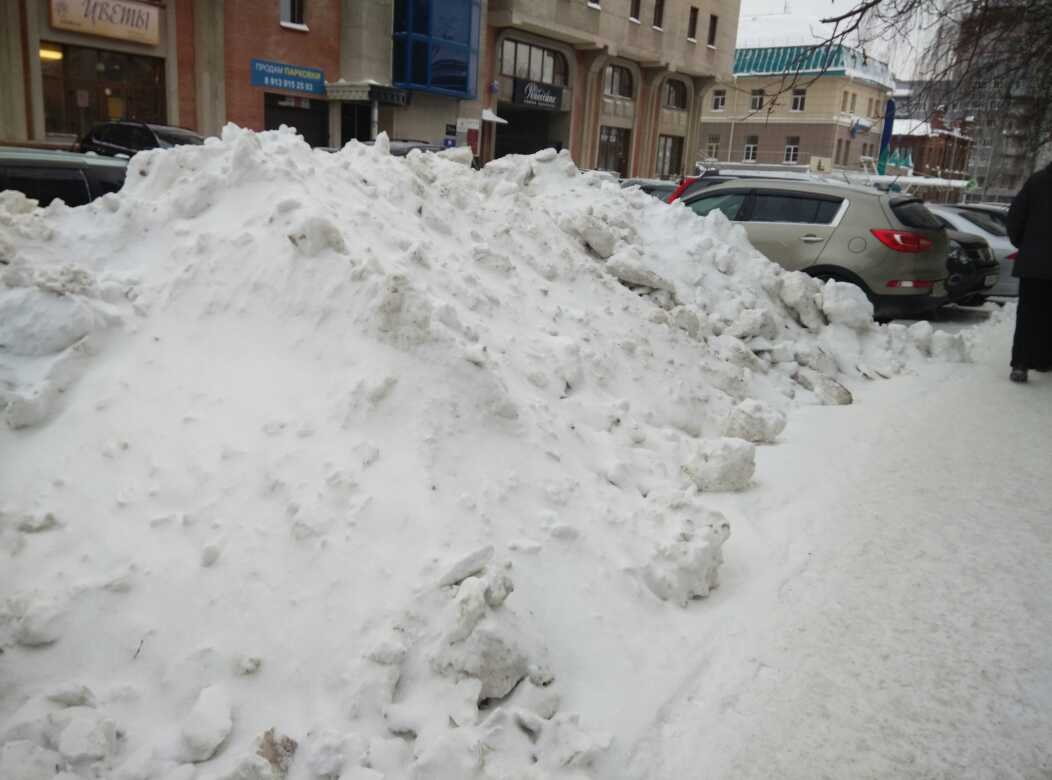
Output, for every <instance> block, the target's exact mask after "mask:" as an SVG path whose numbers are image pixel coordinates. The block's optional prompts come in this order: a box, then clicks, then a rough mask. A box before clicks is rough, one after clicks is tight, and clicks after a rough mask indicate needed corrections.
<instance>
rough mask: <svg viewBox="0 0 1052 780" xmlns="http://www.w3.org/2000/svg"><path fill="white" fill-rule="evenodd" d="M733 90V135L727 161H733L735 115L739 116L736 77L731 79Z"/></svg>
mask: <svg viewBox="0 0 1052 780" xmlns="http://www.w3.org/2000/svg"><path fill="white" fill-rule="evenodd" d="M731 84H732V88H731V92H732V93H733V95H734V100H733V101H732V103H731V137H730V139H729V140H728V141H727V162H733V160H732V159H731V155H732V154H734V124H735V119H734V117H736V116H738V89H737V87H736V86H735V84H736V79H731Z"/></svg>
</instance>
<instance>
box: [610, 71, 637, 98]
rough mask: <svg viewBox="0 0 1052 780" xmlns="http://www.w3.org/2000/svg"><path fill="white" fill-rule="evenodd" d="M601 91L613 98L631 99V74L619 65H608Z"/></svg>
mask: <svg viewBox="0 0 1052 780" xmlns="http://www.w3.org/2000/svg"><path fill="white" fill-rule="evenodd" d="M603 91H604V92H605V93H606V94H607V95H612V96H614V97H625V98H630V97H632V72H631V71H630V70H629V69H628V68H625V67H622V66H621V65H608V66H607V68H606V78H605V81H604V84H603Z"/></svg>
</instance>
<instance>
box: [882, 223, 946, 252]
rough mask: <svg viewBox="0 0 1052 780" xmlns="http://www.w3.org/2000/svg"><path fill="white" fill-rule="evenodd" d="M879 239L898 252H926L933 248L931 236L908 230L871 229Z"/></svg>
mask: <svg viewBox="0 0 1052 780" xmlns="http://www.w3.org/2000/svg"><path fill="white" fill-rule="evenodd" d="M869 232H870V233H872V234H873V235H874V236H876V237H877V240H878V241H879V242H880V243H882V244H883V245H884V246H886V247H887V248H888V249H894V250H895V251H896V252H910V253H917V252H924V251H926V250H928V249H931V248H932V241H931V239H930V238H925V237H924V236H922V235H920V234H918V233H911V232H909V231H908V230H882V229H878V228H873V229H872V230H871V231H869Z"/></svg>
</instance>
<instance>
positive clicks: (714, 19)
mask: <svg viewBox="0 0 1052 780" xmlns="http://www.w3.org/2000/svg"><path fill="white" fill-rule="evenodd" d="M719 23H720V17H718V16H716V15H715V14H709V41H708V43H709V46H715V45H716V27H717V26H718V25H719Z"/></svg>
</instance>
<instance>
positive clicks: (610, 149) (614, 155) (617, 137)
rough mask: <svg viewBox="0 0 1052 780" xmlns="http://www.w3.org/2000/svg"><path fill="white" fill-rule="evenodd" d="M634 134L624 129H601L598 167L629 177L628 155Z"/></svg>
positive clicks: (602, 127) (603, 127) (604, 127)
mask: <svg viewBox="0 0 1052 780" xmlns="http://www.w3.org/2000/svg"><path fill="white" fill-rule="evenodd" d="M631 139H632V134H631V132H630V131H629V130H626V129H625V128H623V127H606V126H605V125H604V126H601V127H600V128H599V155H598V158H597V160H596V167H597V168H599V169H600V170H603V171H617V172H618V173H620V174H621V175H622V176H628V153H629V151H630V146H631Z"/></svg>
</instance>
